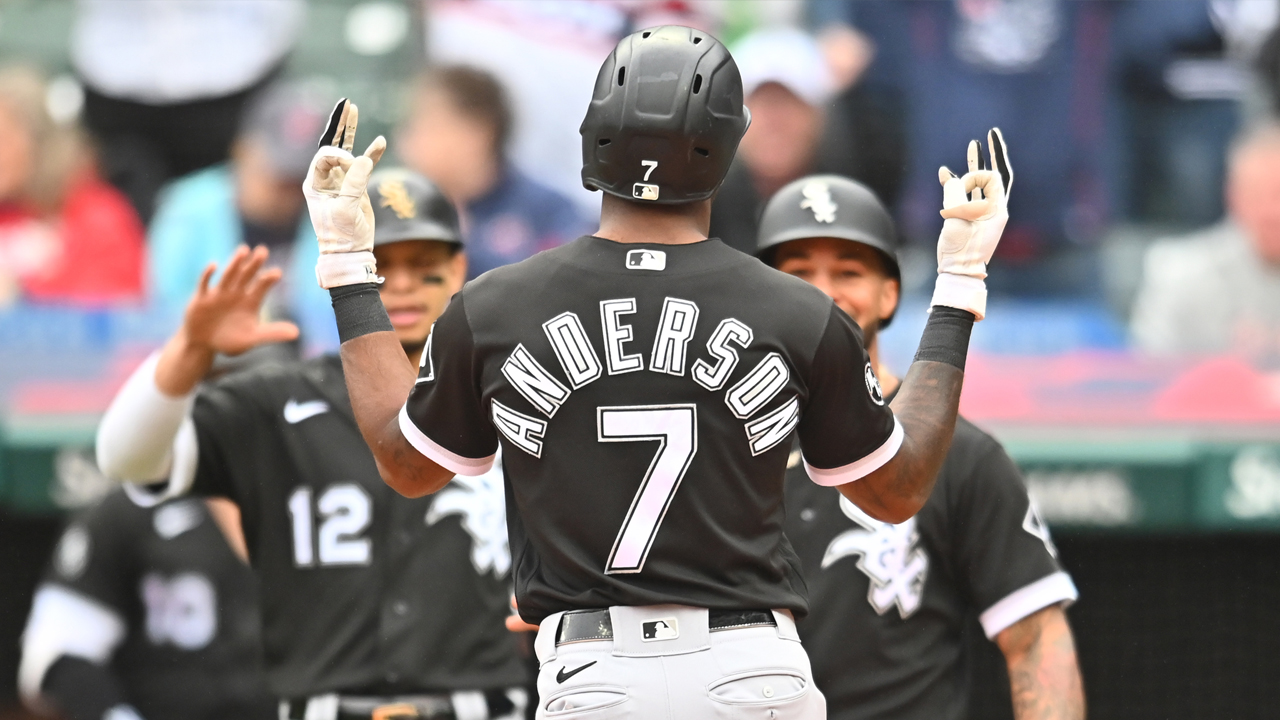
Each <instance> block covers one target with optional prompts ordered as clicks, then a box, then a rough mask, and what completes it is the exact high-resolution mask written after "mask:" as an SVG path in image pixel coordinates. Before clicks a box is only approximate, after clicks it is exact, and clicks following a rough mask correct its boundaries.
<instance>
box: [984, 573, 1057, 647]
mask: <svg viewBox="0 0 1280 720" xmlns="http://www.w3.org/2000/svg"><path fill="white" fill-rule="evenodd" d="M1079 597H1080V593H1079V591H1077V590H1076V584H1075V583H1074V582H1072V581H1071V576H1070V575H1068V574H1067V573H1065V572H1062V571H1059V572H1056V573H1054V574H1052V575H1049V576H1047V577H1043V578H1040V579H1039V580H1037V581H1035V582H1033V583H1031V584H1030V585H1026V586H1024V587H1021V588H1019V589H1017V590H1014V591H1013V592H1011V593H1009V594H1008V595H1006V596H1005V597H1004V598H1003V599H1002V600H1000V601H999V602H997V603H996V604H995V605H992V606H991V607H989V608H987V609H986V610H985V611H984V612H983V613H982V614H981V615H979V616H978V621H979V622H981V623H982V629H983V631H984V632H986V634H987V639H988V640H994V639H995V637H996V635H999V634H1000V633H1001V632H1003V631H1004V630H1005V628H1008V627H1009V626H1010V625H1012V624H1014V623H1016V622H1018V621H1019V620H1021V619H1023V618H1025V617H1027V616H1028V615H1030V614H1031V613H1034V612H1036V611H1038V610H1043V609H1044V608H1047V607H1049V606H1050V605H1054V604H1056V603H1067V604H1068V605H1069V604H1071V603H1073V602H1075V601H1076V599H1077V598H1079Z"/></svg>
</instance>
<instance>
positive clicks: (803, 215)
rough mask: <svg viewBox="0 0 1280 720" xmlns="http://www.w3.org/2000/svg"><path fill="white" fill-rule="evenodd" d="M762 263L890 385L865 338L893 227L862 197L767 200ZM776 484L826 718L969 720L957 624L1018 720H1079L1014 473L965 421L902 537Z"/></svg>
mask: <svg viewBox="0 0 1280 720" xmlns="http://www.w3.org/2000/svg"><path fill="white" fill-rule="evenodd" d="M758 252H759V255H760V257H761V258H762V259H764V260H765V261H766V262H767V263H769V264H770V265H772V266H773V267H775V268H778V269H779V270H782V271H783V272H785V273H787V274H788V275H793V276H795V277H798V278H800V279H801V280H804V281H806V282H808V283H810V284H812V285H814V286H815V287H817V288H819V289H820V290H822V291H823V292H824V293H826V294H827V295H829V296H830V297H831V299H832V300H833V301H835V304H836V306H837V307H839V308H840V309H842V310H844V311H845V312H847V313H848V314H849V315H850V316H851V317H853V318H854V319H855V320H856V321H857V322H858V325H859V326H861V327H862V331H863V337H864V338H865V341H866V348H867V355H868V356H869V357H870V359H871V364H872V366H873V367H876V368H877V374H878V376H879V378H880V382H881V384H882V387H883V390H884V392H885V396H886V397H887V398H890V399H891V398H892V397H893V395H894V393H895V392H897V390H898V388H899V385H900V381H899V380H898V379H897V378H896V377H894V376H893V375H891V374H889V373H888V372H887V371H885V370H884V369H883V368H881V367H879V365H878V359H877V353H876V350H877V348H876V345H877V343H876V338H877V336H878V333H879V330H880V329H881V328H883V327H885V326H886V325H888V324H889V321H890V320H891V319H892V318H893V315H894V312H895V311H896V310H897V307H898V290H899V282H900V276H899V272H898V260H897V239H896V235H895V232H894V226H893V220H892V219H891V218H890V217H889V213H888V211H887V210H885V208H884V206H883V205H882V204H881V203H880V201H879V200H878V199H877V198H876V197H875V195H874V194H873V193H872V192H871V190H870V189H869V188H867V187H866V186H863V185H861V184H859V183H856V182H854V181H852V180H848V179H846V178H843V177H839V176H836V175H815V176H811V177H807V178H802V179H800V180H797V181H795V182H793V183H791V184H789V185H787V186H785V187H783V188H782V189H781V190H779V191H778V193H777V194H776V195H774V196H773V198H772V199H771V200H770V201H769V203H768V205H767V206H766V208H765V211H764V215H763V217H762V219H761V230H760V235H759V245H758ZM804 475H805V473H804V471H803V470H802V469H801V468H800V455H799V453H793V462H790V463H789V464H788V470H787V519H786V524H785V528H786V534H787V537H788V538H790V540H791V542H792V544H793V545H794V547H795V550H796V554H797V555H799V557H800V562H801V565H802V567H803V569H804V574H805V580H806V581H807V583H808V586H809V616H808V618H806V619H805V621H804V622H803V623H801V625H800V628H799V629H800V637H801V639H802V640H803V641H804V644H805V647H806V648H807V649H808V651H809V658H810V660H811V661H812V663H813V674H814V679H815V680H816V681H817V684H818V687H820V688H822V692H823V694H825V695H826V697H827V707H828V712H829V714H830V717H832V718H839V719H841V720H846V719H847V720H853V719H855V718H857V719H858V720H864V719H869V718H931V719H932V718H936V719H939V720H942V719H945V718H966V717H969V712H968V700H969V694H968V689H969V683H968V678H967V676H966V674H965V668H966V658H965V653H964V648H965V643H964V642H963V639H962V634H963V632H964V629H965V626H966V624H967V623H970V622H972V620H973V619H975V618H976V619H977V620H979V622H980V623H981V625H982V628H983V630H984V631H985V632H986V635H987V637H988V638H990V639H992V640H994V641H995V642H996V643H997V644H998V645H999V646H1000V649H1001V650H1002V651H1003V652H1004V655H1005V659H1006V661H1007V662H1008V667H1009V679H1010V682H1011V685H1012V691H1013V699H1014V716H1015V717H1016V718H1018V720H1031V719H1032V718H1045V717H1052V718H1075V719H1076V720H1081V719H1082V718H1083V717H1084V695H1083V693H1082V691H1081V684H1080V671H1079V668H1078V666H1077V664H1076V656H1075V649H1074V646H1073V643H1072V638H1071V629H1070V628H1069V627H1068V626H1067V619H1066V615H1065V613H1064V612H1063V606H1064V605H1066V604H1068V603H1070V602H1072V601H1074V600H1075V599H1076V588H1075V585H1074V584H1073V583H1072V582H1071V577H1070V576H1069V575H1067V573H1066V572H1064V571H1063V570H1062V566H1061V565H1060V564H1059V563H1058V559H1057V551H1056V550H1055V548H1054V546H1053V542H1052V541H1051V540H1050V538H1049V531H1048V529H1047V528H1046V527H1045V525H1044V523H1043V522H1042V521H1041V520H1040V518H1039V516H1038V515H1037V514H1036V511H1035V508H1034V507H1033V506H1032V505H1031V502H1030V499H1029V498H1028V497H1027V490H1026V487H1025V486H1024V485H1023V483H1022V479H1021V476H1020V475H1019V473H1018V469H1017V467H1016V466H1015V465H1014V464H1013V461H1012V460H1010V459H1009V456H1008V455H1007V454H1006V453H1005V451H1004V449H1003V448H1002V447H1000V444H999V443H997V442H996V441H995V440H994V439H992V437H991V436H990V435H987V434H986V433H984V432H982V431H981V430H979V429H978V428H976V427H975V426H974V425H973V424H971V423H969V422H968V421H966V420H964V419H963V418H961V419H960V420H959V421H958V422H957V423H956V434H955V437H954V438H953V439H952V441H951V451H950V452H949V453H948V454H947V459H946V462H945V463H943V466H942V470H941V471H940V472H939V473H938V479H937V482H936V484H935V485H934V489H933V494H932V495H930V496H929V500H928V501H927V502H926V503H925V504H924V507H923V508H921V509H920V512H919V513H917V514H916V515H915V517H912V518H910V519H909V520H907V521H906V522H903V523H899V524H896V525H895V524H891V523H886V522H881V521H879V520H876V519H874V518H872V517H871V516H869V515H868V514H867V513H865V512H863V511H862V510H861V509H859V508H858V506H856V505H854V504H852V503H850V502H849V501H848V500H847V499H845V498H844V497H843V496H841V495H840V494H839V493H836V492H833V491H832V490H830V489H828V488H823V487H819V486H817V485H814V484H813V483H812V482H809V480H808V479H807V478H805V477H804Z"/></svg>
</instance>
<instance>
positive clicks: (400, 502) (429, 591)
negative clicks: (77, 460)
mask: <svg viewBox="0 0 1280 720" xmlns="http://www.w3.org/2000/svg"><path fill="white" fill-rule="evenodd" d="M369 187H370V191H371V192H372V193H373V194H374V197H375V199H376V200H375V202H376V205H374V206H373V207H371V212H373V213H376V214H377V216H378V237H377V241H376V242H377V247H376V248H375V249H374V250H373V253H374V254H376V255H377V258H378V262H379V265H380V266H381V267H382V270H383V274H384V276H385V277H386V281H385V283H383V284H382V285H381V286H380V290H377V291H375V297H376V298H377V297H380V298H381V300H380V304H381V303H385V306H386V312H387V313H388V314H389V315H390V318H391V322H392V325H393V327H394V329H395V330H394V333H393V334H392V335H393V337H395V338H397V343H398V345H397V347H403V348H404V349H403V350H401V351H400V352H401V361H402V362H414V363H416V362H417V360H418V356H419V354H420V352H421V349H422V346H423V343H424V341H425V339H426V337H427V335H428V333H429V331H430V328H431V325H432V323H433V322H434V321H435V319H436V318H437V317H438V316H439V314H440V312H441V311H442V310H443V309H444V307H445V305H446V304H447V303H448V300H449V296H450V295H452V294H453V293H454V292H456V291H457V289H458V288H459V287H461V285H462V282H463V280H464V278H465V277H466V259H465V256H464V254H463V252H462V245H461V239H460V238H461V236H460V234H459V229H458V219H457V215H456V213H455V212H454V209H453V207H452V206H451V205H450V204H449V202H448V201H447V200H445V199H444V197H443V196H442V195H441V194H440V193H439V192H438V191H437V190H436V189H435V187H434V186H433V185H431V184H430V183H429V182H428V181H427V180H426V179H425V178H422V177H421V176H418V175H415V174H411V173H408V172H404V171H387V172H384V173H380V174H379V175H378V176H377V177H374V178H373V179H372V183H371V184H370V186H369ZM265 258H266V253H265V252H264V251H261V250H258V251H254V252H252V253H250V252H249V251H248V250H247V249H244V248H242V249H241V250H239V251H238V252H237V253H236V255H235V256H234V257H233V258H232V260H231V261H230V263H229V264H228V266H227V268H226V270H225V272H224V273H223V276H222V279H221V280H220V281H219V283H218V284H216V285H209V282H208V280H209V273H208V272H206V274H205V276H204V279H203V281H202V283H201V289H200V290H199V291H198V292H197V294H196V296H195V298H194V299H193V300H192V303H191V305H190V306H189V308H188V310H187V314H186V319H185V322H184V324H183V326H182V328H181V329H180V330H179V331H178V334H177V335H176V336H175V337H174V338H173V339H172V340H170V342H169V343H168V344H167V345H166V346H165V349H164V350H163V352H161V353H160V354H159V355H158V356H157V357H153V358H152V359H151V360H150V361H148V362H147V363H145V364H144V365H143V367H142V368H141V369H140V370H139V371H138V372H136V373H135V375H134V376H133V377H132V378H131V379H130V380H129V382H128V384H127V385H126V387H125V388H124V389H123V390H122V391H121V394H120V395H119V396H118V397H117V398H116V400H115V402H114V403H113V405H112V407H111V409H110V410H109V412H108V414H107V417H106V418H105V419H104V421H103V425H102V427H101V429H100V430H99V435H98V457H99V463H100V464H101V465H102V467H103V469H104V471H106V473H107V474H108V475H110V476H112V477H117V478H122V479H125V480H134V481H143V480H147V479H154V478H156V477H158V476H163V475H165V474H168V476H169V478H170V479H169V493H170V494H181V493H184V492H190V493H195V494H199V495H214V496H223V497H228V498H230V499H231V500H233V501H234V502H235V503H236V504H238V505H239V506H240V509H241V511H242V513H243V525H244V532H245V537H246V540H247V544H248V548H249V555H250V557H251V560H252V565H253V567H254V569H255V571H256V572H257V574H258V577H259V579H260V582H261V586H262V607H263V626H264V641H265V648H266V667H267V675H268V681H269V683H270V686H271V689H272V690H273V691H274V693H275V694H276V696H277V697H278V698H280V699H281V700H282V701H283V702H282V711H281V717H282V718H299V719H300V718H304V717H305V718H306V719H307V720H334V719H335V718H342V719H343V720H348V719H355V718H362V717H363V718H374V717H378V718H391V717H401V716H404V717H451V718H459V719H462V718H486V717H500V716H502V717H505V716H511V715H516V714H518V713H519V712H520V710H521V707H520V706H521V705H522V704H523V703H524V695H523V692H522V691H519V690H517V688H518V687H519V686H521V685H522V683H523V682H524V681H525V673H524V671H523V667H522V665H521V663H520V660H519V658H518V656H517V654H516V652H515V645H514V643H513V641H512V638H511V637H510V636H509V635H508V634H507V633H506V630H505V627H504V624H503V622H504V619H505V617H506V615H507V612H508V598H509V593H510V573H509V570H510V551H509V549H508V545H507V541H506V534H505V527H504V525H505V521H504V508H503V498H502V490H501V482H502V481H501V474H500V471H499V470H498V469H496V467H495V469H494V470H493V471H492V472H491V473H489V474H486V475H481V476H477V477H466V478H459V479H458V480H457V482H453V483H451V484H449V485H448V487H446V488H444V489H443V491H442V492H441V493H439V494H437V495H436V496H435V497H434V498H423V499H419V500H409V499H405V498H403V497H400V496H399V495H397V494H396V493H395V492H394V491H392V490H391V489H390V488H388V487H387V486H386V485H385V484H383V482H382V481H381V479H380V478H379V476H378V471H377V468H376V466H375V465H374V459H373V457H372V456H371V455H370V453H369V449H368V447H367V446H366V445H365V444H364V442H363V440H362V439H361V438H360V435H359V432H358V429H357V427H356V423H355V419H354V418H353V417H352V415H351V407H350V404H349V402H348V400H347V390H346V386H345V383H344V379H343V373H342V366H341V364H340V362H339V361H338V359H337V358H336V357H333V356H326V357H320V358H317V359H315V360H311V361H307V362H302V363H294V364H282V365H268V366H262V367H259V368H256V369H253V370H249V371H245V372H241V373H237V374H234V375H231V376H228V377H226V378H225V379H222V380H219V381H216V382H213V383H210V384H209V385H207V386H206V387H204V388H203V389H202V390H200V392H199V393H194V388H195V386H196V383H197V382H199V380H200V378H202V377H203V376H204V375H205V373H206V372H207V371H208V370H209V367H210V363H211V361H212V357H213V353H214V351H215V350H218V351H222V352H225V353H234V352H237V351H241V350H244V349H246V348H248V347H250V346H253V345H255V344H257V343H259V342H262V341H264V340H269V339H276V338H281V337H288V336H291V335H292V334H293V333H294V332H295V331H294V330H293V328H292V327H291V326H284V325H270V326H262V325H259V323H258V316H257V311H258V307H259V305H260V303H261V300H262V297H263V295H264V293H265V292H266V291H267V289H268V288H269V287H270V286H271V285H272V283H274V282H275V280H276V279H277V278H278V277H279V273H278V272H276V271H270V270H267V271H262V270H260V268H261V267H262V263H263V261H264V260H265ZM406 353H407V355H406ZM175 433H176V440H175ZM170 447H172V448H173V449H172V452H171V453H170V451H169V448H170Z"/></svg>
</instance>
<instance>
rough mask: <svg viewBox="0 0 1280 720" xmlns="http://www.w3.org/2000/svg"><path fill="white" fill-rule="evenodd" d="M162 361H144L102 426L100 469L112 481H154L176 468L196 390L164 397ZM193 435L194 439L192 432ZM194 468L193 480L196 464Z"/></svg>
mask: <svg viewBox="0 0 1280 720" xmlns="http://www.w3.org/2000/svg"><path fill="white" fill-rule="evenodd" d="M159 362H160V353H159V352H155V353H152V354H151V356H150V357H148V358H147V359H146V360H145V361H143V363H142V365H141V366H139V367H138V369H137V370H135V371H134V372H133V374H132V375H130V376H129V379H128V380H127V381H126V382H125V384H124V387H122V388H120V392H118V393H116V396H115V399H113V400H112V401H111V406H110V407H109V408H108V409H107V413H106V415H104V416H103V418H102V423H101V424H100V425H99V426H98V436H97V441H96V443H95V445H96V452H97V456H98V468H99V469H101V470H102V474H103V475H106V476H107V477H109V478H112V479H115V480H122V481H125V482H135V483H150V482H155V481H157V480H162V479H164V478H165V477H166V476H168V475H170V470H171V469H172V468H173V467H174V465H175V463H174V458H175V452H174V451H175V446H174V439H175V437H177V436H178V435H179V430H180V429H181V428H182V427H183V425H184V423H187V424H189V423H190V416H191V406H192V403H193V402H194V400H195V392H194V391H192V392H190V393H188V394H186V395H184V396H182V397H177V398H175V397H170V396H168V395H166V394H164V393H163V392H162V391H161V390H160V388H159V387H157V386H156V365H157V364H159ZM191 432H192V435H193V436H194V428H192V430H191ZM191 470H192V471H193V477H194V466H192V468H191ZM188 486H189V483H188Z"/></svg>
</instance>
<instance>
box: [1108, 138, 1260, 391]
mask: <svg viewBox="0 0 1280 720" xmlns="http://www.w3.org/2000/svg"><path fill="white" fill-rule="evenodd" d="M1227 166H1228V168H1227V187H1226V205H1227V217H1226V218H1225V219H1224V220H1223V221H1222V222H1220V223H1218V224H1217V225H1214V226H1212V227H1210V228H1207V229H1205V230H1202V231H1200V232H1198V233H1195V234H1193V235H1190V236H1187V237H1184V238H1177V239H1167V240H1162V241H1158V242H1156V243H1155V244H1153V245H1152V246H1151V247H1150V248H1149V249H1148V250H1147V256H1146V262H1145V264H1144V272H1145V277H1144V279H1143V284H1142V287H1141V289H1140V290H1139V292H1138V297H1137V300H1136V301H1135V304H1134V310H1133V321H1132V330H1133V335H1134V338H1135V339H1136V340H1137V342H1138V345H1139V346H1140V347H1142V348H1143V349H1146V350H1148V351H1151V352H1155V353H1219V352H1233V353H1238V354H1241V355H1243V356H1245V357H1247V358H1249V359H1251V360H1253V361H1255V362H1259V363H1261V364H1264V365H1267V366H1274V365H1275V364H1276V363H1277V361H1280V126H1278V125H1274V124H1273V125H1264V126H1260V127H1259V128H1257V129H1255V130H1253V131H1251V132H1250V133H1249V134H1248V135H1246V136H1245V137H1243V138H1242V139H1241V140H1239V141H1238V142H1237V144H1236V145H1235V147H1233V148H1232V150H1231V152H1230V155H1229V157H1228V161H1227Z"/></svg>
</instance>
